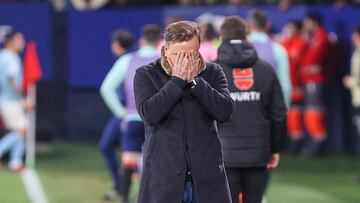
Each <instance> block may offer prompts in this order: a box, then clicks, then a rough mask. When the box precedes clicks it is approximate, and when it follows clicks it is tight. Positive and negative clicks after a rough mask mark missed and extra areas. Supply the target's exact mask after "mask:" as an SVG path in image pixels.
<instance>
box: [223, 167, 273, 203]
mask: <svg viewBox="0 0 360 203" xmlns="http://www.w3.org/2000/svg"><path fill="white" fill-rule="evenodd" d="M226 173H227V176H228V181H229V186H230V193H231V199H232V202H233V203H239V194H240V193H242V199H243V203H261V200H262V197H263V194H264V192H265V189H266V184H267V181H268V178H269V172H268V170H267V169H266V168H265V167H262V168H233V167H226Z"/></svg>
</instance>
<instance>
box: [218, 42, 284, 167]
mask: <svg viewBox="0 0 360 203" xmlns="http://www.w3.org/2000/svg"><path fill="white" fill-rule="evenodd" d="M217 62H218V63H219V64H221V66H222V67H223V69H224V72H225V75H226V77H227V80H228V84H229V91H230V95H231V97H232V99H233V100H234V102H235V107H234V113H233V115H232V118H231V119H230V121H229V122H227V123H224V124H219V134H220V138H221V143H222V152H223V156H224V162H225V166H227V167H245V168H246V167H264V166H266V165H267V163H268V162H269V160H270V157H271V154H272V153H277V152H279V150H280V148H281V146H282V144H283V141H284V138H285V136H286V111H287V110H286V106H285V104H284V99H283V95H282V92H281V87H280V84H279V81H278V79H277V76H276V73H275V72H274V70H273V68H272V67H271V65H270V64H268V63H266V62H265V61H263V60H261V59H259V58H258V56H257V53H256V50H255V49H254V47H253V46H252V45H251V44H249V43H247V42H244V41H241V40H231V41H224V42H223V43H222V45H221V47H220V49H219V54H218V61H217Z"/></svg>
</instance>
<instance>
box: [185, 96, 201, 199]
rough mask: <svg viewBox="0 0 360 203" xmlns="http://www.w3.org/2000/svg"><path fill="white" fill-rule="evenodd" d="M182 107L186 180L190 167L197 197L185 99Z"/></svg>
mask: <svg viewBox="0 0 360 203" xmlns="http://www.w3.org/2000/svg"><path fill="white" fill-rule="evenodd" d="M181 107H182V110H183V115H184V131H183V138H184V146H185V157H186V162H187V163H186V169H185V182H186V175H187V172H188V171H187V169H188V168H189V171H190V174H191V179H192V182H193V184H194V190H195V193H196V197H198V194H197V190H196V181H195V178H194V173H193V172H192V164H191V158H190V153H189V144H188V140H187V136H186V135H187V134H186V132H187V130H186V117H185V107H184V100H183V101H182V103H181Z"/></svg>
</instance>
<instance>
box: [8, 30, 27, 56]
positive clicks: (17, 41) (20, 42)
mask: <svg viewBox="0 0 360 203" xmlns="http://www.w3.org/2000/svg"><path fill="white" fill-rule="evenodd" d="M10 43H12V47H14V49H15V51H17V52H22V51H23V50H24V47H25V39H24V35H23V34H21V33H17V34H15V36H14V37H13V39H12V40H11V42H10Z"/></svg>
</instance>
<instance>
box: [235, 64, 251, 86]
mask: <svg viewBox="0 0 360 203" xmlns="http://www.w3.org/2000/svg"><path fill="white" fill-rule="evenodd" d="M232 74H233V79H234V85H235V87H236V88H238V89H239V90H249V89H250V88H251V87H252V86H253V85H254V72H253V69H252V68H246V69H240V68H235V69H233V72H232Z"/></svg>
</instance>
